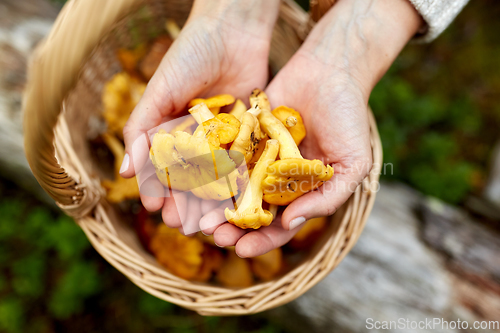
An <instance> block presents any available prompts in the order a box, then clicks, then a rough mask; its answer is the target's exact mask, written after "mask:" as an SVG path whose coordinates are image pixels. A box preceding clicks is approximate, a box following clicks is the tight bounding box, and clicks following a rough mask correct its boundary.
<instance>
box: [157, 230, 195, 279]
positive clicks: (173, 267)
mask: <svg viewBox="0 0 500 333" xmlns="http://www.w3.org/2000/svg"><path fill="white" fill-rule="evenodd" d="M150 249H151V252H153V254H154V255H155V257H156V259H157V260H158V262H159V263H160V264H161V265H163V266H165V267H166V268H168V269H169V270H170V271H171V272H172V273H173V274H175V275H177V276H179V277H181V278H183V279H188V280H192V279H195V278H196V277H197V276H198V274H199V272H200V270H201V267H202V264H203V251H204V246H203V243H202V241H201V240H199V239H198V238H196V237H187V236H184V235H183V234H181V233H180V232H179V230H178V229H173V228H169V227H167V226H166V225H165V224H163V223H162V224H160V225H159V226H158V228H157V231H156V233H155V235H154V236H153V238H152V239H151V243H150Z"/></svg>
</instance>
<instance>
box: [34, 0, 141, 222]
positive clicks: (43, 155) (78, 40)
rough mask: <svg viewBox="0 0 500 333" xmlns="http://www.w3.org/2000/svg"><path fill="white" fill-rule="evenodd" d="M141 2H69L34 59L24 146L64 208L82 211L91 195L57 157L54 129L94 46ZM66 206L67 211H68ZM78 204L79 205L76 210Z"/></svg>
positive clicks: (44, 183)
mask: <svg viewBox="0 0 500 333" xmlns="http://www.w3.org/2000/svg"><path fill="white" fill-rule="evenodd" d="M139 2H140V1H138V0H120V1H102V0H85V1H82V0H71V1H69V2H68V3H67V4H66V5H65V6H64V7H63V9H62V10H61V13H60V15H59V16H58V18H57V20H56V21H55V23H54V26H53V28H52V30H51V32H50V34H49V36H48V37H47V38H46V39H45V40H44V41H43V42H42V44H40V45H39V46H38V47H37V49H36V50H35V52H34V54H33V56H32V59H31V61H30V68H29V74H28V78H29V79H28V85H27V87H26V92H25V97H24V148H25V154H26V158H27V160H28V163H29V165H30V167H31V171H32V172H33V174H34V175H35V178H36V179H37V180H38V182H39V183H40V185H41V186H42V188H43V189H44V190H45V191H46V192H47V193H48V194H49V195H50V196H51V197H52V198H53V199H54V200H55V201H56V202H57V203H58V204H59V205H60V206H61V208H63V209H65V210H66V211H70V212H75V214H72V215H79V214H77V212H78V211H81V209H80V208H83V209H84V207H81V206H85V203H86V202H87V204H88V201H89V200H90V201H95V200H94V199H95V196H94V198H90V197H92V195H86V191H85V190H84V189H82V186H79V180H75V179H73V178H71V177H70V176H69V175H68V174H67V173H66V171H65V170H64V169H63V168H62V167H61V165H60V164H59V162H58V161H57V159H56V157H55V156H56V155H55V147H54V128H55V126H56V124H57V121H58V117H59V114H60V112H61V109H62V104H63V100H64V98H65V97H66V95H67V94H68V93H69V91H70V90H71V89H72V88H73V86H74V85H75V84H76V82H77V77H78V74H79V72H80V70H81V68H82V65H83V64H84V61H85V60H86V59H87V58H88V57H89V56H90V54H91V52H92V50H93V49H94V46H95V45H96V44H97V43H98V42H99V41H100V39H101V38H102V37H103V36H104V35H105V34H106V33H107V32H108V31H110V30H111V28H112V27H113V24H114V22H116V21H117V20H119V19H120V18H122V17H123V16H124V15H125V14H126V13H127V12H129V11H130V10H131V7H132V6H134V5H135V4H137V3H139ZM66 208H67V209H66ZM75 208H76V209H75Z"/></svg>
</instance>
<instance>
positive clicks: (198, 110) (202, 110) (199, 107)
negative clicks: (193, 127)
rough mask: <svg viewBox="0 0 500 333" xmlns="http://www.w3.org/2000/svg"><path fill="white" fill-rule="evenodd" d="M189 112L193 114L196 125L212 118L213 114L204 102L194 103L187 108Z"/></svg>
mask: <svg viewBox="0 0 500 333" xmlns="http://www.w3.org/2000/svg"><path fill="white" fill-rule="evenodd" d="M189 113H191V115H192V116H193V118H194V120H196V122H197V123H198V125H201V124H203V122H205V121H207V120H209V119H212V118H214V114H213V113H212V111H210V109H209V108H208V106H207V105H206V104H205V103H200V104H196V105H195V106H193V107H192V108H191V109H189Z"/></svg>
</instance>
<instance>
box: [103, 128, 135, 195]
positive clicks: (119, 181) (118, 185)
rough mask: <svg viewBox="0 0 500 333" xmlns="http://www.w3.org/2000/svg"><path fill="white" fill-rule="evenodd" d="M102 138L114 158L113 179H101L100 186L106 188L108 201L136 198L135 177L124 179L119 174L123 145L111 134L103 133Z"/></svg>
mask: <svg viewBox="0 0 500 333" xmlns="http://www.w3.org/2000/svg"><path fill="white" fill-rule="evenodd" d="M102 138H103V140H104V142H105V143H106V145H107V146H108V148H109V149H110V150H111V153H112V154H113V156H114V158H115V165H114V180H112V181H111V180H103V181H102V182H101V185H102V187H104V188H105V189H106V198H108V200H109V201H110V202H114V203H118V202H121V201H123V200H127V199H137V198H139V196H140V193H139V186H138V185H137V179H136V178H135V177H133V178H128V179H125V178H123V177H122V176H120V167H121V163H122V161H123V157H124V156H125V147H123V144H122V143H121V142H120V140H118V139H117V138H116V137H114V136H113V135H111V134H108V133H104V134H103V135H102Z"/></svg>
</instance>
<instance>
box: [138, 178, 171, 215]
mask: <svg viewBox="0 0 500 333" xmlns="http://www.w3.org/2000/svg"><path fill="white" fill-rule="evenodd" d="M139 193H140V197H141V201H142V205H143V206H144V208H146V210H148V211H150V212H156V211H158V210H160V209H161V208H162V207H163V204H164V202H165V187H164V186H163V184H162V183H160V181H159V180H158V179H157V178H156V179H155V178H149V179H147V180H146V181H145V182H144V183H143V184H142V185H141V189H140V191H139ZM147 194H150V195H147Z"/></svg>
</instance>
